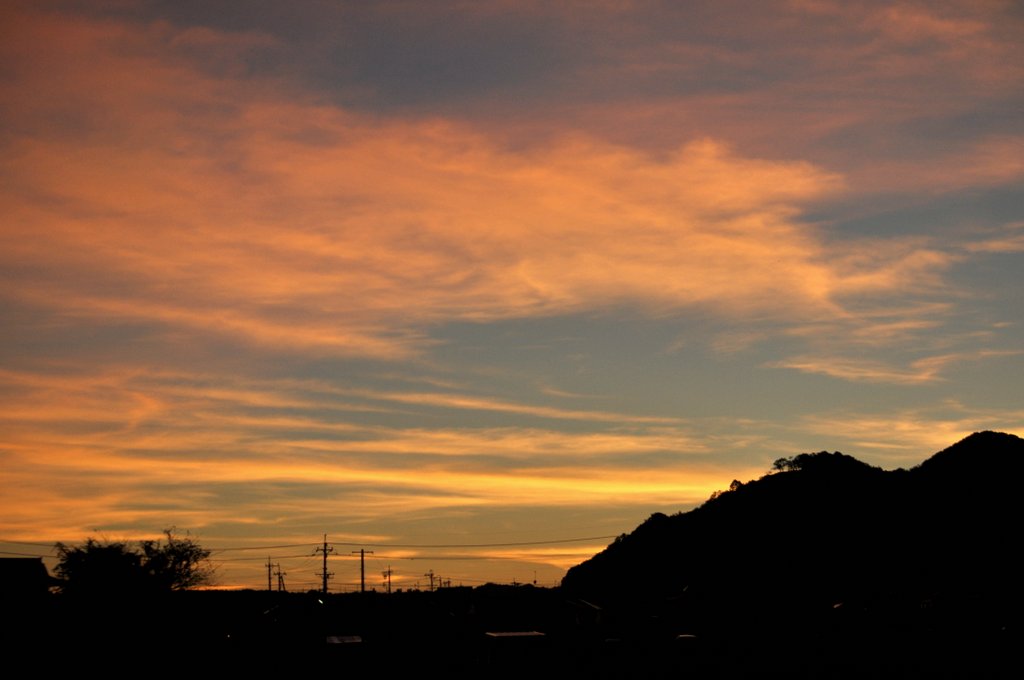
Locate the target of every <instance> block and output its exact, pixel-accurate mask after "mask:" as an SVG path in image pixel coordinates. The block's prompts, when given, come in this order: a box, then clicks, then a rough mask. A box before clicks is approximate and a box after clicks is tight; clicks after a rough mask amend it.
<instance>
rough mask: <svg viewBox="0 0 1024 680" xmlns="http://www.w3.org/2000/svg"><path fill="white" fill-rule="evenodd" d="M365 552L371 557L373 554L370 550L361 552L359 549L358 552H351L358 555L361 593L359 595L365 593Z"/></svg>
mask: <svg viewBox="0 0 1024 680" xmlns="http://www.w3.org/2000/svg"><path fill="white" fill-rule="evenodd" d="M367 552H369V553H370V554H371V555H372V554H373V551H372V550H369V551H367V550H363V549H362V548H360V549H359V550H353V551H352V553H353V554H355V553H359V592H361V593H365V592H366V553H367Z"/></svg>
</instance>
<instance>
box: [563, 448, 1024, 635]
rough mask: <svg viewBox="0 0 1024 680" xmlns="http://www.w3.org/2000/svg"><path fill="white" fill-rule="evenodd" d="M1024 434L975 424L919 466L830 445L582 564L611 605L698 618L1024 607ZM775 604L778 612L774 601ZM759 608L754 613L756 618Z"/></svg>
mask: <svg viewBox="0 0 1024 680" xmlns="http://www.w3.org/2000/svg"><path fill="white" fill-rule="evenodd" d="M1022 468H1024V440H1021V439H1020V438H1018V437H1016V436H1013V435H1009V434H1003V433H997V432H979V433H975V434H973V435H971V436H969V437H967V438H965V439H964V440H962V441H960V442H958V443H956V444H954V445H953V446H951V447H949V448H947V449H945V450H943V451H941V452H939V453H937V454H935V455H934V456H932V457H931V458H929V459H928V460H926V461H925V462H923V463H922V464H920V465H918V466H916V467H914V468H912V469H910V470H904V469H899V470H893V471H886V470H882V469H881V468H878V467H874V466H871V465H868V464H866V463H863V462H861V461H859V460H857V459H855V458H852V457H850V456H846V455H844V454H841V453H828V452H825V451H822V452H819V453H812V454H801V455H799V456H794V457H793V458H785V459H780V460H778V461H776V463H775V465H774V469H773V471H772V472H770V473H768V474H767V475H765V476H763V477H761V478H760V479H758V480H755V481H751V482H747V483H745V484H743V483H740V482H738V481H735V482H733V484H732V485H731V487H730V489H729V490H727V491H723V492H719V493H716V494H714V495H713V496H712V497H711V498H710V499H709V500H708V501H707V502H705V503H704V504H702V505H701V506H699V507H697V508H695V509H693V510H691V511H689V512H685V513H679V514H675V515H671V516H667V515H664V514H660V513H658V514H654V515H652V516H651V517H650V518H648V519H647V520H646V521H645V522H643V523H642V524H641V525H640V526H638V527H637V528H636V529H635V530H634V531H633V532H632V533H630V534H628V535H625V534H624V535H622V536H620V537H619V538H618V539H616V541H615V542H614V543H612V544H611V545H610V546H608V547H607V548H606V549H605V550H604V551H602V552H601V553H599V554H597V555H595V556H594V557H593V558H591V559H590V560H587V561H586V562H583V563H582V564H579V565H577V566H575V567H573V568H572V569H570V570H569V572H568V574H567V575H566V577H565V579H564V581H563V588H564V590H565V591H566V592H568V593H570V594H573V595H576V596H579V597H582V598H585V599H587V600H588V601H592V602H596V603H600V604H601V605H603V606H610V607H626V608H646V609H649V610H654V609H657V608H658V607H662V608H665V607H668V608H669V609H671V611H672V612H674V615H677V616H680V617H682V618H684V619H686V620H687V621H694V622H701V621H704V622H708V621H712V622H713V621H722V620H725V619H729V618H735V617H741V616H742V617H746V618H747V619H748V620H751V621H754V620H761V618H760V617H767V618H774V619H778V618H779V617H782V618H786V617H789V618H790V619H794V618H799V617H804V616H807V615H809V614H812V613H820V612H823V611H825V610H830V609H832V608H834V607H835V606H838V605H840V603H842V604H843V605H844V606H851V604H853V603H856V605H857V606H862V607H872V606H873V607H878V606H880V605H879V604H878V603H880V602H886V603H889V604H887V605H886V606H900V607H904V608H906V609H907V610H908V611H910V610H913V609H914V608H915V607H918V608H919V607H921V606H925V603H928V605H929V606H932V607H935V606H938V605H937V604H936V603H944V604H942V606H947V607H950V608H952V609H955V610H956V611H958V612H962V611H963V608H964V607H973V608H975V609H978V610H979V611H981V610H983V611H984V612H985V615H986V616H993V615H995V614H993V612H994V611H995V610H999V612H1000V613H999V615H1000V616H1003V615H1007V611H1004V610H1008V609H1010V608H1015V607H1016V608H1017V609H1019V602H1018V600H1019V599H1020V596H1019V595H1013V596H1011V594H1010V593H1011V592H1016V591H1017V590H1018V589H1017V587H1016V583H1017V580H1018V579H1019V574H1020V573H1024V569H1022V566H1024V565H1021V560H1020V559H1019V558H1018V557H1017V555H1016V550H1015V548H1016V546H1015V543H1016V540H1015V539H1016V536H1018V535H1019V531H1020V527H1021V519H1022V513H1021V509H1020V504H1019V503H1018V502H1017V501H1016V500H1015V499H1016V494H1017V490H1018V487H1019V485H1020V481H1021V473H1022V472H1024V470H1022ZM766 612H768V613H766ZM751 617H753V618H751Z"/></svg>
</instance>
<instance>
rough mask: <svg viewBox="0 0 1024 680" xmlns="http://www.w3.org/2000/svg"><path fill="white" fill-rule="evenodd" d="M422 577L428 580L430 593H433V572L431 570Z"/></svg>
mask: <svg viewBox="0 0 1024 680" xmlns="http://www.w3.org/2000/svg"><path fill="white" fill-rule="evenodd" d="M424 576H426V577H428V578H429V579H430V592H434V570H433V569H431V570H430V571H428V572H427V573H426V574H424Z"/></svg>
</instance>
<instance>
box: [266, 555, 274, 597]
mask: <svg viewBox="0 0 1024 680" xmlns="http://www.w3.org/2000/svg"><path fill="white" fill-rule="evenodd" d="M272 566H273V565H272V564H270V555H267V590H273V589H274V587H273V586H272V585H271V584H270V569H271V567H272Z"/></svg>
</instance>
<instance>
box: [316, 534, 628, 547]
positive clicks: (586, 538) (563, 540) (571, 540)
mask: <svg viewBox="0 0 1024 680" xmlns="http://www.w3.org/2000/svg"><path fill="white" fill-rule="evenodd" d="M608 538H616V536H584V537H582V538H560V539H555V540H551V541H519V542H516V543H371V542H369V541H361V542H359V543H343V542H341V541H331V545H343V546H358V545H372V546H373V547H375V548H512V547H517V546H526V545H555V544H557V543H582V542H583V541H599V540H605V539H608Z"/></svg>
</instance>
